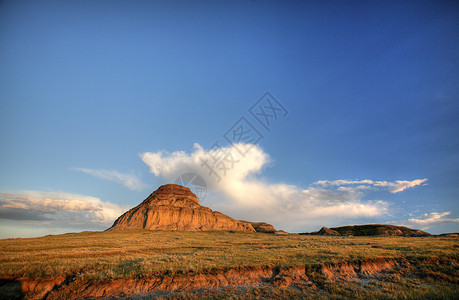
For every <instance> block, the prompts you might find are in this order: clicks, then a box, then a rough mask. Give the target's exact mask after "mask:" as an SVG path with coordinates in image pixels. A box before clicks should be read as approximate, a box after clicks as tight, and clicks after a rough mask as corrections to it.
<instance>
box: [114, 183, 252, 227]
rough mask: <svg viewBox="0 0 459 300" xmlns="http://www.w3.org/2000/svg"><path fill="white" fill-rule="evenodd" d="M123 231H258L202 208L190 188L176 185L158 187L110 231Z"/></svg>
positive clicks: (118, 220) (247, 224) (125, 214)
mask: <svg viewBox="0 0 459 300" xmlns="http://www.w3.org/2000/svg"><path fill="white" fill-rule="evenodd" d="M120 229H148V230H189V231H199V230H234V231H250V232H255V231H256V230H255V229H254V227H253V226H252V225H251V223H250V222H242V221H238V220H235V219H233V218H231V217H229V216H227V215H224V214H222V213H220V212H218V211H213V210H211V209H210V208H208V207H205V206H202V205H200V204H199V199H198V197H196V195H195V194H194V193H193V192H191V190H190V189H189V188H187V187H184V186H181V185H177V184H166V185H163V186H161V187H159V189H157V190H156V191H154V192H153V193H152V194H151V195H150V196H148V197H147V199H145V200H144V201H143V202H142V203H140V204H139V205H137V206H136V207H134V208H132V209H131V210H129V211H127V212H125V213H124V214H123V215H121V216H120V217H119V218H118V219H117V220H116V221H115V223H114V224H113V226H112V227H110V228H109V230H120Z"/></svg>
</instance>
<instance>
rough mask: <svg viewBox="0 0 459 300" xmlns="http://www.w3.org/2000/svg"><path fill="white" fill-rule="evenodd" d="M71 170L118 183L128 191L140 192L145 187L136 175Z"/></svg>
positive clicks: (91, 170)
mask: <svg viewBox="0 0 459 300" xmlns="http://www.w3.org/2000/svg"><path fill="white" fill-rule="evenodd" d="M72 170H75V171H78V172H82V173H85V174H88V175H91V176H94V177H98V178H101V179H105V180H109V181H113V182H116V183H120V184H122V185H124V186H125V187H127V188H128V189H130V190H134V191H140V190H142V189H144V188H146V187H147V185H146V184H145V183H143V182H142V181H141V180H140V179H139V178H138V177H137V176H136V175H134V174H125V173H120V172H118V171H113V170H103V169H87V168H72Z"/></svg>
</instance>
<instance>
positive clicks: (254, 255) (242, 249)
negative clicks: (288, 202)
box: [0, 230, 459, 298]
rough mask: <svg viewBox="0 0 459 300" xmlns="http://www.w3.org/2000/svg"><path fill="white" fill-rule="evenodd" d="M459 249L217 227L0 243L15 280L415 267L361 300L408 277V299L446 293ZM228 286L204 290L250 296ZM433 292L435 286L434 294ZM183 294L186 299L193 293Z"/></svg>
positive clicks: (3, 267)
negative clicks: (386, 264) (352, 265)
mask: <svg viewBox="0 0 459 300" xmlns="http://www.w3.org/2000/svg"><path fill="white" fill-rule="evenodd" d="M458 250H459V239H457V238H443V237H328V236H307V235H275V234H265V233H244V232H222V231H221V232H219V231H208V232H187V231H147V230H124V231H106V232H82V233H69V234H64V235H56V236H52V235H51V236H45V237H40V238H30V239H4V240H0V275H2V276H10V277H15V278H17V277H27V278H49V277H52V276H59V275H60V276H64V277H65V276H72V278H77V279H78V280H82V281H91V280H97V281H109V280H119V279H139V278H149V277H154V276H166V275H168V276H177V275H180V274H190V273H192V274H214V273H216V272H219V271H227V270H230V269H243V268H252V267H269V268H274V267H275V268H291V267H296V266H320V265H337V264H340V263H347V262H358V261H372V260H373V261H374V260H388V259H396V260H397V259H398V260H400V259H402V260H404V261H407V262H409V263H410V264H411V265H413V266H416V270H417V271H416V272H415V273H416V274H415V275H416V277H415V278H411V279H403V276H402V275H403V274H402V275H401V274H399V273H400V272H399V273H397V274H395V273H394V274H395V275H394V274H392V275H393V276H392V275H391V276H392V277H393V280H394V282H392V283H391V282H386V283H384V282H383V283H381V282H382V281H377V282H373V283H371V284H373V285H375V286H377V285H378V284H379V285H381V284H383V285H387V286H386V287H385V286H382V287H381V286H380V287H379V288H376V289H370V290H368V289H366V290H365V291H366V292H363V291H360V292H359V293H360V294H362V295H363V296H365V297H366V296H368V294H365V293H367V292H370V291H371V290H373V291H372V292H375V291H380V290H384V288H388V289H392V288H393V287H391V285H394V284H395V285H398V286H399V287H400V286H406V285H407V284H408V283H409V282H411V283H410V284H411V285H413V286H417V288H416V289H415V290H416V291H418V292H419V293H420V294H419V293H415V294H412V296H413V297H414V296H416V295H420V296H422V295H424V296H426V295H430V294H429V293H432V296H433V297H434V298H435V297H440V296H442V295H443V296H445V297H444V298H448V295H452V294H455V293H456V292H458V282H459V272H458V265H457V261H458V260H457V258H458V254H459V251H458ZM439 262H440V263H439ZM421 273H422V274H421ZM319 275H320V274H319ZM319 275H318V276H317V277H316V278H315V285H316V286H317V287H320V288H321V289H322V290H323V289H325V290H327V289H329V292H330V291H332V292H331V294H329V295H328V296H330V295H335V294H336V295H337V296H339V295H341V296H343V297H347V296H349V295H351V294H349V293H351V292H352V289H353V287H352V286H353V284H354V283H348V282H345V281H340V282H338V281H330V282H333V284H332V283H330V282H328V283H327V281H323V278H322V279H320V276H319ZM418 275H419V276H418ZM310 277H311V276H310ZM405 280H408V281H407V282H408V283H407V282H405ZM413 280H414V281H413ZM416 280H417V281H416ZM425 283H428V284H427V285H426V284H425ZM349 284H350V286H349ZM231 288H235V287H231V286H230V287H227V288H225V289H220V290H206V291H205V293H206V295H207V296H209V297H217V296H219V295H220V296H224V295H225V293H230V294H231V295H237V294H238V293H243V294H244V295H246V294H245V293H249V295H252V296H255V294H251V293H255V292H254V291H255V290H254V288H250V289H249V291H246V290H244V289H242V290H241V288H238V289H237V291H238V292H237V293H236V292H235V291H233V290H231ZM354 288H355V287H354ZM256 289H258V290H256V294H259V295H261V296H262V295H263V293H268V292H267V289H272V287H257V288H256ZM319 290H320V289H319ZM421 290H425V291H424V292H425V293H424V292H422V293H421ZM434 290H438V291H437V292H436V293H433V291H434ZM440 290H441V292H440ZM303 292H304V291H303ZM303 292H301V290H298V288H297V289H293V290H292V289H291V288H290V289H286V290H285V291H284V290H283V289H279V288H275V290H270V291H269V293H270V294H271V293H274V294H276V293H278V294H279V297H280V298H283V296H282V295H284V296H285V297H287V298H289V297H296V296H298V297H299V295H303V296H304V295H305V294H304V293H303ZM186 293H188V294H186ZM186 293H185V294H186V295H187V296H186V297H193V295H195V294H193V293H191V292H186ZM190 293H191V294H190ZM202 293H204V292H202ZM295 293H303V294H295ZM316 293H317V291H316ZM426 293H427V294H426ZM200 295H201V296H202V295H203V294H200ZM320 295H322V294H320V293H319V294H317V295H316V296H320ZM382 295H386V296H387V294H382ZM166 296H167V295H166ZM170 296H171V295H169V296H167V297H170ZM175 296H177V295H175ZM182 296H183V295H182ZM322 296H323V295H322ZM326 296H327V295H326ZM328 296H327V297H328ZM177 297H178V296H177ZM184 297H185V296H184ZM186 297H185V298H186ZM244 297H245V296H244ZM244 297H243V298H244ZM349 297H350V296H349ZM381 297H383V298H384V296H381ZM401 298H403V297H401ZM440 298H441V297H440Z"/></svg>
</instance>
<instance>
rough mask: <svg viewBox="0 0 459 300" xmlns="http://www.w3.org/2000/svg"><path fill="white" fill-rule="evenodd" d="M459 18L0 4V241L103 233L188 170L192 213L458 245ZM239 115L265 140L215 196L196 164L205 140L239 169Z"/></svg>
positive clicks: (183, 6) (440, 7)
mask: <svg viewBox="0 0 459 300" xmlns="http://www.w3.org/2000/svg"><path fill="white" fill-rule="evenodd" d="M458 13H459V5H458V4H457V2H455V1H416V2H404V3H399V2H398V1H384V2H377V1H353V2H348V3H343V2H342V1H317V2H308V3H303V1H285V2H281V1H197V2H193V3H188V2H187V1H136V2H135V4H134V3H133V2H129V1H66V2H65V3H64V2H62V3H61V2H49V1H2V2H0V66H1V67H0V138H1V141H2V147H0V237H19V236H39V235H45V234H56V233H63V232H69V231H81V230H101V229H104V228H107V226H110V225H111V222H112V221H113V219H114V218H116V216H117V215H118V214H120V213H122V212H123V211H124V210H126V209H128V208H130V207H133V206H135V205H137V204H138V203H140V202H141V201H142V200H143V199H144V198H145V197H146V196H148V195H149V193H151V192H152V191H153V190H155V189H156V188H157V187H158V186H159V185H161V184H164V183H167V182H174V180H175V179H176V178H177V176H179V175H180V174H182V173H183V172H196V173H199V174H201V175H202V176H203V177H204V179H205V181H206V183H207V186H208V188H209V190H208V194H207V196H206V197H205V199H201V202H202V204H203V205H206V206H209V207H211V208H212V209H215V210H219V211H222V212H224V213H227V214H229V215H230V216H232V217H234V218H237V219H243V218H249V219H252V220H254V221H267V222H271V223H273V224H274V225H275V226H276V227H277V228H279V229H284V230H290V231H294V232H305V231H313V230H317V229H319V228H320V227H321V226H328V227H332V226H339V225H349V224H364V223H391V224H401V225H407V226H410V227H415V228H424V229H426V230H427V231H429V232H431V233H440V232H452V231H456V232H457V231H459V225H458V224H459V205H458V203H459V201H458V200H459V199H458V196H457V195H458V194H459V184H458V183H459V168H458V166H459V143H458V139H457V136H458V132H459V121H458V120H459V116H458V112H459V104H458V99H459V90H458V86H459V82H458V81H459V80H458V79H459V74H458V72H459V64H458V62H459V55H458V53H459V49H458V48H459V47H458V46H459V38H458V36H459V32H458V31H459V29H458V28H459V19H458V18H457V15H458ZM265 92H269V93H270V94H271V95H272V96H273V97H274V98H275V99H276V100H277V101H278V103H280V104H281V105H282V106H283V107H285V109H286V110H287V112H288V113H287V114H286V115H285V116H283V115H282V116H281V115H279V116H278V118H277V119H276V120H275V119H274V118H272V119H271V121H272V122H271V124H270V125H271V126H270V127H269V130H266V128H264V127H263V126H262V125H261V124H260V123H259V122H258V121H257V120H256V119H255V118H254V117H253V116H252V115H251V114H250V112H249V109H250V107H252V105H254V104H255V103H256V102H257V101H258V100H259V99H260V98H261V97H262V96H263V95H264V94H265ZM263 99H264V98H262V101H265V100H263ZM241 117H244V118H245V119H246V120H247V121H248V122H249V123H250V124H251V125H252V126H253V127H254V128H255V129H257V130H258V131H259V133H260V134H261V135H262V136H263V138H262V139H261V140H259V141H258V143H256V145H253V146H252V147H251V148H250V149H251V152H252V153H249V154H247V155H245V156H240V157H239V158H238V160H239V162H238V163H236V164H235V165H234V168H233V169H232V170H229V171H228V174H227V175H225V178H224V179H223V180H221V181H220V182H215V178H211V177H212V176H210V177H209V176H208V173H207V172H206V170H204V169H203V168H202V167H201V166H200V164H199V163H197V161H199V160H200V159H202V157H204V156H205V155H209V154H212V153H213V152H211V151H210V152H209V149H210V147H211V146H212V145H213V144H214V143H215V142H216V141H221V142H222V145H221V146H222V147H223V148H221V149H219V150H216V151H226V152H224V153H232V154H234V155H240V153H239V154H237V153H236V152H234V151H235V146H236V144H229V143H226V144H224V143H223V142H224V141H226V140H225V139H224V134H225V133H226V132H227V131H228V130H230V129H231V128H233V127H232V126H233V125H234V124H235V123H236V122H237V121H238V120H239V119H240V118H241ZM195 144H198V145H195ZM222 153H223V152H222ZM206 176H207V177H206ZM325 181H326V182H325ZM321 182H322V183H321ZM265 192H266V193H267V194H265ZM305 195H306V196H305Z"/></svg>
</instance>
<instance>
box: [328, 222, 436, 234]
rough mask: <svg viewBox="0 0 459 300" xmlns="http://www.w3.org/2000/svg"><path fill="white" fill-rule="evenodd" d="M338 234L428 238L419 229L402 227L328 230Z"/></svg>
mask: <svg viewBox="0 0 459 300" xmlns="http://www.w3.org/2000/svg"><path fill="white" fill-rule="evenodd" d="M330 229H331V230H334V231H336V232H338V233H339V235H353V236H374V235H382V236H430V235H431V234H430V233H427V232H425V231H422V230H419V229H411V228H408V227H404V226H395V225H386V224H370V225H353V226H343V227H334V228H330Z"/></svg>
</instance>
